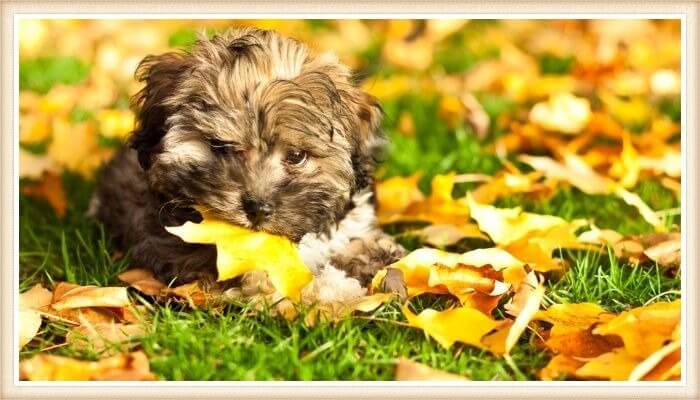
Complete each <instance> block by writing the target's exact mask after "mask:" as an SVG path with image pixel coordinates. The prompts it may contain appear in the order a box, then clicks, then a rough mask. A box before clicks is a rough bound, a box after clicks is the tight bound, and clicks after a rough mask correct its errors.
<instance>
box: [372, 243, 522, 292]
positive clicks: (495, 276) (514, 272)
mask: <svg viewBox="0 0 700 400" xmlns="http://www.w3.org/2000/svg"><path fill="white" fill-rule="evenodd" d="M387 268H396V269H399V270H401V272H402V273H403V277H404V282H405V283H406V289H407V292H408V295H409V296H411V297H413V296H417V295H419V294H423V293H435V294H452V295H454V296H456V297H457V298H459V299H460V301H461V302H462V304H465V305H466V304H470V303H471V302H474V301H483V300H484V299H479V300H477V299H474V298H473V292H480V293H482V294H485V295H489V296H495V297H498V296H500V295H502V294H503V293H505V292H506V291H507V289H508V287H509V285H517V284H519V280H520V279H521V277H522V275H523V274H524V272H523V271H524V264H523V262H522V261H520V260H518V259H516V258H515V257H513V256H511V255H510V254H508V253H507V252H506V251H504V250H502V249H498V248H488V249H476V250H472V251H469V252H466V253H463V254H458V253H449V252H446V251H442V250H437V249H427V248H424V249H418V250H414V251H412V252H411V253H409V254H408V255H407V256H405V257H404V258H402V259H401V260H399V261H397V262H395V263H394V264H392V265H390V266H389V267H387ZM385 273H386V270H382V271H379V272H378V273H377V274H376V275H375V277H374V279H373V280H372V286H373V287H375V288H378V287H380V283H381V281H382V279H383V278H384V275H385ZM501 276H502V278H501ZM508 278H512V279H514V280H516V281H514V282H508V281H505V282H504V281H501V280H499V279H503V280H506V279H508Z"/></svg>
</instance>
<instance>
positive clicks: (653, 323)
mask: <svg viewBox="0 0 700 400" xmlns="http://www.w3.org/2000/svg"><path fill="white" fill-rule="evenodd" d="M680 318H681V301H680V300H675V301H672V302H658V303H654V304H651V305H649V306H645V307H638V308H634V309H632V310H629V311H625V312H623V313H621V314H620V315H618V316H617V317H615V318H613V319H611V320H610V321H607V322H605V323H603V324H600V325H598V326H597V327H596V328H595V329H594V330H593V333H595V334H598V335H618V336H620V337H621V338H622V341H623V342H624V343H625V349H626V350H627V352H628V353H629V354H630V355H632V356H637V357H647V356H649V355H650V354H652V353H653V352H654V351H656V350H658V349H659V348H661V346H662V345H663V344H664V343H665V342H666V340H668V339H670V338H671V335H672V334H673V331H674V329H675V328H676V326H677V325H678V323H679V321H680Z"/></svg>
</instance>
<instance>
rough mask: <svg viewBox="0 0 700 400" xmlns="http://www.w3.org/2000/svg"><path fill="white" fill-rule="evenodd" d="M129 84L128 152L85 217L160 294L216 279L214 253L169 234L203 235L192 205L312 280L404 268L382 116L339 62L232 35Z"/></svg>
mask: <svg viewBox="0 0 700 400" xmlns="http://www.w3.org/2000/svg"><path fill="white" fill-rule="evenodd" d="M137 76H138V78H139V79H140V80H141V81H143V82H145V87H144V88H143V89H142V90H141V92H139V93H138V94H137V96H136V97H135V108H136V111H137V116H138V117H137V127H136V130H135V131H134V134H133V136H132V139H131V148H125V149H123V150H122V151H121V152H120V153H119V154H118V155H117V156H116V157H115V158H114V159H113V160H112V161H111V162H110V163H109V164H108V165H107V166H106V168H105V169H104V171H103V173H102V176H101V178H100V181H99V185H98V188H97V191H96V193H95V196H94V198H93V204H92V206H91V211H92V213H93V214H94V215H95V216H97V218H98V219H99V220H100V221H102V222H103V223H104V225H105V227H106V229H107V231H108V232H109V233H110V235H111V236H112V237H113V238H114V239H115V240H116V241H117V243H118V244H119V245H120V246H122V247H124V248H126V249H131V257H132V260H133V263H134V264H136V265H139V266H143V267H150V268H152V269H153V270H154V271H155V272H156V275H157V276H158V277H159V278H160V279H162V280H164V281H171V280H173V279H177V280H178V281H179V282H187V281H191V280H193V279H210V278H212V277H213V276H215V273H216V272H215V269H214V266H215V260H216V250H215V248H214V247H213V246H210V245H196V244H187V243H184V242H183V241H181V240H180V239H179V238H178V237H175V236H173V235H171V234H169V233H168V232H166V231H165V229H164V227H165V226H175V225H181V224H183V223H184V222H186V221H195V222H198V221H200V220H201V215H200V214H199V213H198V212H197V211H195V210H194V208H193V206H195V205H196V206H199V207H203V208H204V209H206V210H207V212H208V213H210V214H212V215H214V216H215V217H217V218H221V219H224V220H227V221H229V222H231V223H233V224H236V225H240V226H244V227H247V228H251V229H259V230H264V231H266V232H270V233H273V234H278V235H284V236H287V237H289V238H290V239H291V240H293V241H294V242H297V243H298V246H299V249H300V252H301V255H302V258H303V259H304V261H305V262H306V263H307V264H308V265H309V266H310V267H311V268H312V269H314V272H317V273H319V272H320V271H321V270H322V269H323V268H326V267H328V266H329V265H332V266H335V267H336V268H338V269H341V270H344V271H346V272H347V273H348V275H349V276H351V277H354V278H356V279H358V280H360V282H361V283H362V284H366V283H367V282H368V281H369V279H370V278H371V277H372V276H373V275H374V273H375V272H376V271H377V270H378V269H380V268H382V267H384V266H386V265H388V264H390V263H391V262H392V261H394V260H396V259H397V258H398V257H400V256H401V255H402V254H403V249H402V248H401V247H400V246H399V245H397V244H396V243H395V242H394V241H393V239H391V238H390V237H389V236H387V235H385V234H384V233H382V231H381V230H380V229H379V227H378V226H377V223H376V217H375V213H374V205H373V197H374V196H373V180H372V173H373V171H374V168H375V164H376V156H377V154H378V152H379V151H380V150H381V148H382V146H383V144H384V139H383V137H382V135H381V133H380V131H379V122H380V118H381V109H380V107H379V104H378V102H377V101H376V99H374V98H373V97H371V96H370V95H368V94H366V93H364V92H362V91H361V90H360V89H358V88H357V87H356V86H355V85H354V84H352V83H351V82H350V71H349V70H348V69H347V68H346V67H344V66H342V65H341V64H339V63H338V61H337V60H336V59H335V57H333V56H331V55H327V54H326V55H321V56H319V57H314V56H312V55H310V54H309V53H308V51H307V49H306V47H305V46H304V45H302V44H300V43H299V42H296V41H294V40H291V39H286V38H283V37H281V36H279V35H277V34H275V33H273V32H270V31H261V30H255V29H240V30H233V31H230V32H227V33H226V34H224V35H222V36H216V37H214V38H213V39H211V40H206V39H202V40H200V41H198V43H197V44H196V45H195V47H194V49H193V50H192V52H190V53H167V54H164V55H160V56H155V57H153V56H149V57H147V58H146V59H144V61H143V62H142V63H141V65H140V66H139V69H138V70H137ZM389 286H391V284H390V285H389ZM390 289H391V287H390Z"/></svg>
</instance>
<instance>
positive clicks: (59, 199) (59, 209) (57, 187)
mask: <svg viewBox="0 0 700 400" xmlns="http://www.w3.org/2000/svg"><path fill="white" fill-rule="evenodd" d="M22 193H23V194H24V195H26V196H29V197H34V198H37V199H41V200H45V201H46V202H48V203H49V205H50V206H51V208H53V210H54V211H55V212H56V215H58V216H59V217H63V216H65V215H66V193H65V192H64V191H63V181H62V179H61V176H60V175H58V174H56V173H53V172H48V171H44V173H43V174H42V175H41V179H40V180H39V182H37V183H34V184H28V185H25V186H24V187H22Z"/></svg>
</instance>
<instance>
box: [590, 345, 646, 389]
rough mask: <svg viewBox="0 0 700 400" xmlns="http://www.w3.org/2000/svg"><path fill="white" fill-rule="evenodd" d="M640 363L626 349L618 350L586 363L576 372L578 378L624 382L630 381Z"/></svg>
mask: <svg viewBox="0 0 700 400" xmlns="http://www.w3.org/2000/svg"><path fill="white" fill-rule="evenodd" d="M639 361H640V360H639V358H637V357H634V356H632V355H630V354H629V353H628V352H627V351H626V350H625V349H624V348H617V349H615V350H613V351H611V352H608V353H604V354H601V355H599V356H598V357H596V358H594V359H592V360H590V361H588V362H586V363H585V364H584V365H583V366H582V367H581V368H579V369H577V370H576V376H578V377H580V378H586V379H610V380H613V381H624V380H627V379H628V377H629V376H630V373H632V371H633V370H634V368H635V367H636V366H637V364H639Z"/></svg>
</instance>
